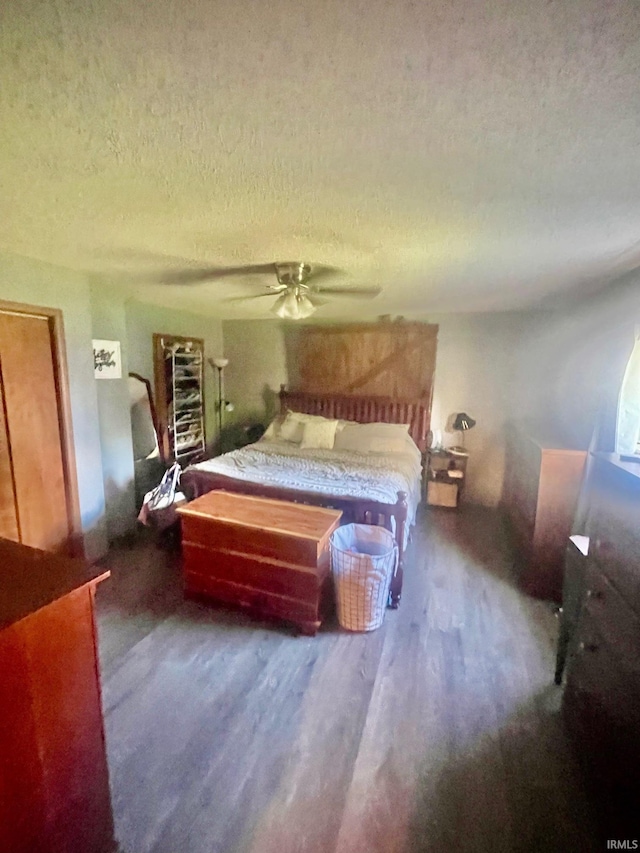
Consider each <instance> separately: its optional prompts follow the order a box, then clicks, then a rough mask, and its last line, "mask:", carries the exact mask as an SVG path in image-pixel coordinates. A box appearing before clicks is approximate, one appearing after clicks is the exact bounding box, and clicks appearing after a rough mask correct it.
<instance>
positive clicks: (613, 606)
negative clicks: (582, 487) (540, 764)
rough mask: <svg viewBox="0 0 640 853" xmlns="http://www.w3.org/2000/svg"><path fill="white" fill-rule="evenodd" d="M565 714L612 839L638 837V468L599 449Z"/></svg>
mask: <svg viewBox="0 0 640 853" xmlns="http://www.w3.org/2000/svg"><path fill="white" fill-rule="evenodd" d="M586 502H587V517H586V523H585V530H584V532H585V533H586V535H588V537H589V553H588V555H587V557H586V559H585V561H584V578H583V579H582V581H581V583H580V589H581V607H580V613H579V617H578V622H577V627H576V630H575V633H574V635H573V637H572V639H571V643H570V654H569V658H568V662H567V672H566V686H565V692H564V697H563V714H564V719H565V721H566V725H567V729H568V731H569V733H570V734H571V736H572V737H573V738H574V739H575V742H576V744H577V748H578V753H579V755H580V757H581V759H582V761H583V763H584V766H585V768H586V770H587V772H588V778H589V779H590V781H591V782H592V784H593V787H594V789H595V792H596V794H597V796H598V799H599V800H600V801H601V803H602V805H603V807H604V811H605V821H606V824H607V832H608V833H609V835H608V837H612V838H614V837H615V838H623V837H625V836H624V832H625V831H627V832H633V833H635V835H634V836H633V837H639V836H640V465H638V464H637V463H624V462H620V461H619V459H618V458H617V457H616V456H614V455H604V454H595V456H594V457H593V459H592V465H591V466H590V470H589V475H588V482H587V489H586Z"/></svg>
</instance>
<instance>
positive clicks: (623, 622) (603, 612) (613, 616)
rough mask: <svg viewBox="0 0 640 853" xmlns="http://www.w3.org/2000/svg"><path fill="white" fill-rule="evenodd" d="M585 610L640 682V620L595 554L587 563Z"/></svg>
mask: <svg viewBox="0 0 640 853" xmlns="http://www.w3.org/2000/svg"><path fill="white" fill-rule="evenodd" d="M583 613H584V614H586V616H587V617H588V619H589V624H591V625H595V628H596V630H597V631H598V633H599V634H600V635H601V637H602V639H603V640H604V641H605V642H606V643H607V645H608V646H609V647H610V648H611V650H612V651H613V652H614V654H615V655H616V659H617V661H618V665H619V666H620V667H621V668H623V669H625V670H626V671H628V672H629V673H635V676H636V678H637V679H638V682H639V683H640V620H639V619H638V617H637V615H636V614H635V613H634V611H633V610H631V608H630V607H629V605H628V604H627V603H626V601H625V600H624V599H623V598H622V596H621V595H620V594H619V593H618V592H617V590H616V589H615V588H614V587H613V585H612V584H611V583H610V582H609V581H608V580H607V578H606V577H605V576H604V574H603V573H602V571H601V569H600V566H599V565H598V563H597V562H595V561H594V559H593V558H592V557H589V558H588V562H587V571H586V578H585V593H584V610H583ZM581 633H582V631H581Z"/></svg>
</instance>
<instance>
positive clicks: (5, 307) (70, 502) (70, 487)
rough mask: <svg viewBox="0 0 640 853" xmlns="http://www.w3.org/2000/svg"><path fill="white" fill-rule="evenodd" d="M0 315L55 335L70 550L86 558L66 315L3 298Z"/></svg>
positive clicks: (57, 389) (54, 352) (54, 353)
mask: <svg viewBox="0 0 640 853" xmlns="http://www.w3.org/2000/svg"><path fill="white" fill-rule="evenodd" d="M0 313H3V314H19V315H22V316H27V317H38V318H45V319H46V320H47V325H48V326H49V333H50V335H51V344H52V346H51V360H52V363H53V375H54V382H55V387H56V399H57V400H58V424H59V427H60V438H61V444H62V446H61V451H62V468H63V476H64V489H65V495H66V501H67V517H68V519H69V536H68V550H69V554H70V555H71V556H75V557H84V556H85V550H84V538H83V535H82V517H81V515H80V493H79V490H78V470H77V467H76V448H75V443H74V440H73V419H72V415H71V397H70V394H69V374H68V371H67V350H66V345H65V337H64V321H63V314H62V311H61V310H60V309H59V308H43V307H41V306H39V305H28V304H26V303H23V302H7V301H5V300H2V299H0Z"/></svg>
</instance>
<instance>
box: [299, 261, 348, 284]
mask: <svg viewBox="0 0 640 853" xmlns="http://www.w3.org/2000/svg"><path fill="white" fill-rule="evenodd" d="M336 275H344V271H343V270H341V269H340V268H339V267H330V266H326V265H325V264H314V266H312V267H311V272H310V274H309V278H308V279H307V281H308V282H310V283H311V285H312V286H313V284H315V282H316V281H321V280H322V279H323V278H333V276H336Z"/></svg>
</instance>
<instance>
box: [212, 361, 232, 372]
mask: <svg viewBox="0 0 640 853" xmlns="http://www.w3.org/2000/svg"><path fill="white" fill-rule="evenodd" d="M210 361H211V364H212V365H213V366H214V367H217V368H218V370H223V369H224V368H225V367H226V366H227V365H228V364H229V359H228V358H212V359H210Z"/></svg>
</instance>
